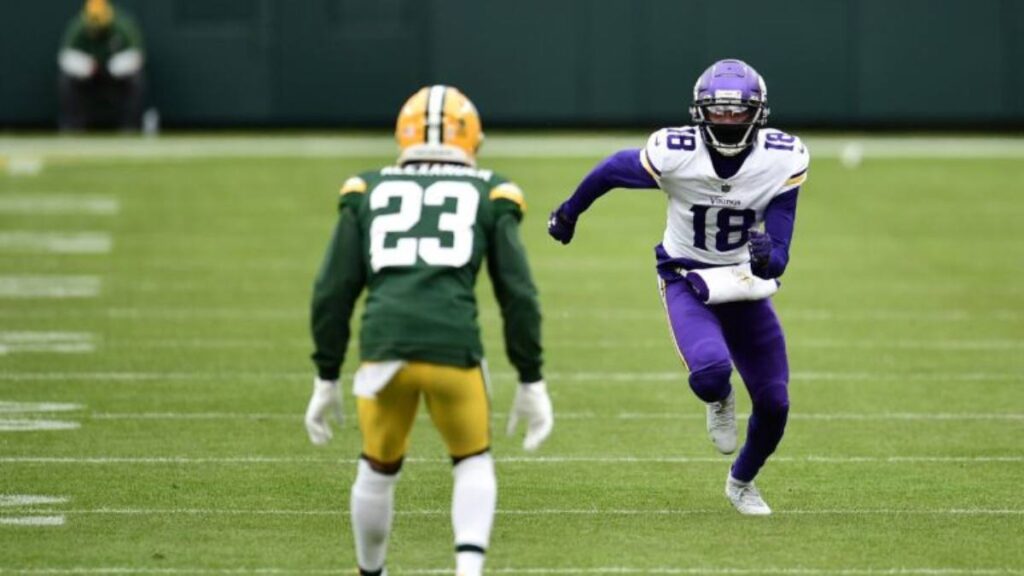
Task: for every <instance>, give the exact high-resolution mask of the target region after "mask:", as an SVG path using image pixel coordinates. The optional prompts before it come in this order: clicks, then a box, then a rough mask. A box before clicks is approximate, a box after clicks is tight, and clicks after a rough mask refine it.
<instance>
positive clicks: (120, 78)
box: [57, 0, 145, 131]
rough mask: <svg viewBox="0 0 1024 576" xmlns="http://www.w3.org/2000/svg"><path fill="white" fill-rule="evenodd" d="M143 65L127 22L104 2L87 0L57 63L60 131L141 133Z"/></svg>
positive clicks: (138, 44) (131, 25)
mask: <svg viewBox="0 0 1024 576" xmlns="http://www.w3.org/2000/svg"><path fill="white" fill-rule="evenodd" d="M144 60H145V58H144V54H143V46H142V35H141V34H140V33H139V29H138V27H137V26H136V25H135V22H134V21H133V20H132V19H131V17H129V16H128V15H126V14H125V13H124V12H123V11H122V10H121V9H120V8H115V7H114V6H113V5H111V4H110V3H109V2H108V1H107V0H87V1H86V3H85V7H84V8H83V9H82V11H81V13H80V14H78V15H77V16H75V18H74V19H72V21H71V22H70V23H69V24H68V27H67V30H66V31H65V33H64V41H63V44H62V46H61V50H60V54H59V55H58V58H57V61H58V64H59V65H60V78H59V81H58V89H59V92H60V120H59V123H60V129H61V130H62V131H77V130H86V129H95V128H105V129H118V130H137V129H139V128H140V125H141V118H142V98H143V85H144V82H143V63H144Z"/></svg>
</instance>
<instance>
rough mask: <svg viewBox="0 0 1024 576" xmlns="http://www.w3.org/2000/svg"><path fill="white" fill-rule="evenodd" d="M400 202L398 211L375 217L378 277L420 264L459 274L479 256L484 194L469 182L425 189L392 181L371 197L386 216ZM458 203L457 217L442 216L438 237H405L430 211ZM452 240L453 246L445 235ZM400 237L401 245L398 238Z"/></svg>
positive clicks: (373, 241) (372, 251)
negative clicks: (476, 241) (476, 229)
mask: <svg viewBox="0 0 1024 576" xmlns="http://www.w3.org/2000/svg"><path fill="white" fill-rule="evenodd" d="M395 198H397V199H398V211H397V212H387V213H382V214H379V215H376V216H374V218H373V220H372V223H371V224H370V266H371V267H372V268H373V271H374V272H377V271H379V270H381V269H383V268H388V267H392V266H414V265H416V263H417V260H418V259H422V260H423V262H425V263H426V264H428V265H430V266H450V267H453V268H458V267H460V266H465V265H466V264H467V263H469V260H470V258H472V255H473V225H474V224H475V223H476V214H477V207H478V206H479V204H480V194H479V192H477V190H476V188H474V187H473V185H472V184H469V183H468V182H459V181H452V180H441V181H438V182H434V183H433V184H430V185H429V186H427V187H426V189H424V188H423V187H422V186H420V185H419V184H417V183H416V182H412V181H408V180H390V181H386V182H382V183H381V184H380V185H378V186H377V187H376V188H374V189H373V191H372V192H371V193H370V198H369V200H370V209H371V210H374V211H377V210H383V209H385V208H387V207H388V205H389V204H391V201H392V199H395ZM448 199H454V200H455V209H454V211H442V212H441V213H440V215H439V216H438V219H437V233H436V234H429V233H428V234H424V235H423V236H402V235H403V234H404V233H408V232H409V231H410V230H412V229H413V228H414V227H415V226H416V225H417V224H418V223H419V222H420V220H421V219H422V218H423V207H424V206H438V207H440V206H443V205H444V204H445V201H446V200H448ZM442 234H446V235H450V238H451V242H450V245H447V246H446V245H444V244H443V243H442V239H441V235H442ZM396 235H397V236H400V237H398V238H397V239H396V238H395V236H396Z"/></svg>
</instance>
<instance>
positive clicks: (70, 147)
mask: <svg viewBox="0 0 1024 576" xmlns="http://www.w3.org/2000/svg"><path fill="white" fill-rule="evenodd" d="M647 136H648V134H647V133H642V132H637V133H619V134H614V135H605V136H603V135H586V134H579V135H574V134H551V135H543V134H541V135H536V136H531V135H522V134H511V133H509V134H505V133H498V134H497V135H492V136H488V142H487V150H486V152H485V156H486V158H538V157H560V158H575V157H595V156H596V157H603V156H607V155H608V154H609V153H611V152H614V151H616V150H620V149H622V148H637V147H640V146H642V145H643V143H644V142H645V141H646V140H647ZM803 140H804V141H805V142H806V143H807V145H808V147H809V148H810V149H811V150H812V151H813V153H814V156H815V158H835V159H838V158H842V157H843V156H844V154H849V152H848V151H849V150H850V149H851V148H856V149H857V151H858V152H859V154H860V156H861V158H862V159H863V160H870V159H877V158H949V159H954V158H1022V157H1024V139H1021V138H1013V137H939V136H903V137H900V136H875V137H871V136H857V137H851V136H841V135H839V136H813V135H811V136H807V137H805V138H803ZM0 148H2V149H4V150H5V151H6V152H7V154H8V155H10V156H14V155H15V154H17V155H23V156H38V157H42V158H48V159H53V160H55V161H59V160H66V159H67V160H85V159H103V158H121V159H135V160H185V159H203V158H210V157H222V158H268V157H285V158H323V157H332V158H336V157H349V158H367V157H373V156H385V157H392V158H393V157H394V155H395V144H394V137H393V135H391V134H385V133H383V132H379V133H370V134H363V135H351V134H339V135H335V136H312V135H309V136H305V135H299V136H292V137H276V136H274V137H232V136H199V137H188V136H162V137H160V138H159V139H145V140H143V139H114V138H96V139H93V138H59V139H58V138H45V137H44V138H39V137H25V138H22V137H7V138H0Z"/></svg>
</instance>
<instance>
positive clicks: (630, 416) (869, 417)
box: [0, 402, 1024, 422]
mask: <svg viewBox="0 0 1024 576" xmlns="http://www.w3.org/2000/svg"><path fill="white" fill-rule="evenodd" d="M71 406H75V405H71ZM5 411H9V412H19V411H20V412H35V411H37V410H5V408H4V403H3V402H0V413H2V412H5ZM85 417H86V418H89V419H92V420H288V421H299V420H302V414H300V413H298V412H296V413H282V412H94V413H92V414H87V415H85ZM346 417H354V415H353V414H346ZM417 418H418V419H422V420H427V419H429V416H428V415H426V414H421V415H419V416H417ZM491 418H492V419H494V420H503V419H505V418H506V415H505V414H504V413H499V412H494V413H492V414H491ZM704 418H705V416H704V414H701V413H695V412H683V411H680V412H619V413H615V414H600V413H596V412H559V413H558V419H559V420H607V419H618V420H704ZM736 418H737V419H739V420H745V419H747V418H749V415H747V414H737V415H736ZM789 419H790V420H824V421H832V420H838V421H843V420H853V421H876V420H878V421H932V420H934V421H942V422H948V421H977V420H980V421H989V420H990V421H1006V420H1010V421H1015V420H1024V413H1011V412H1004V413H999V412H993V413H973V412H964V413H955V412H877V413H872V412H832V413H830V412H820V413H813V412H808V413H803V412H794V413H791V414H790V415H789Z"/></svg>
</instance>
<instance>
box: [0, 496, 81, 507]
mask: <svg viewBox="0 0 1024 576" xmlns="http://www.w3.org/2000/svg"><path fill="white" fill-rule="evenodd" d="M67 501H68V499H67V498H64V497H62V496H33V495H31V494H0V508H3V507H11V506H40V505H43V504H64V503H66V502H67Z"/></svg>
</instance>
